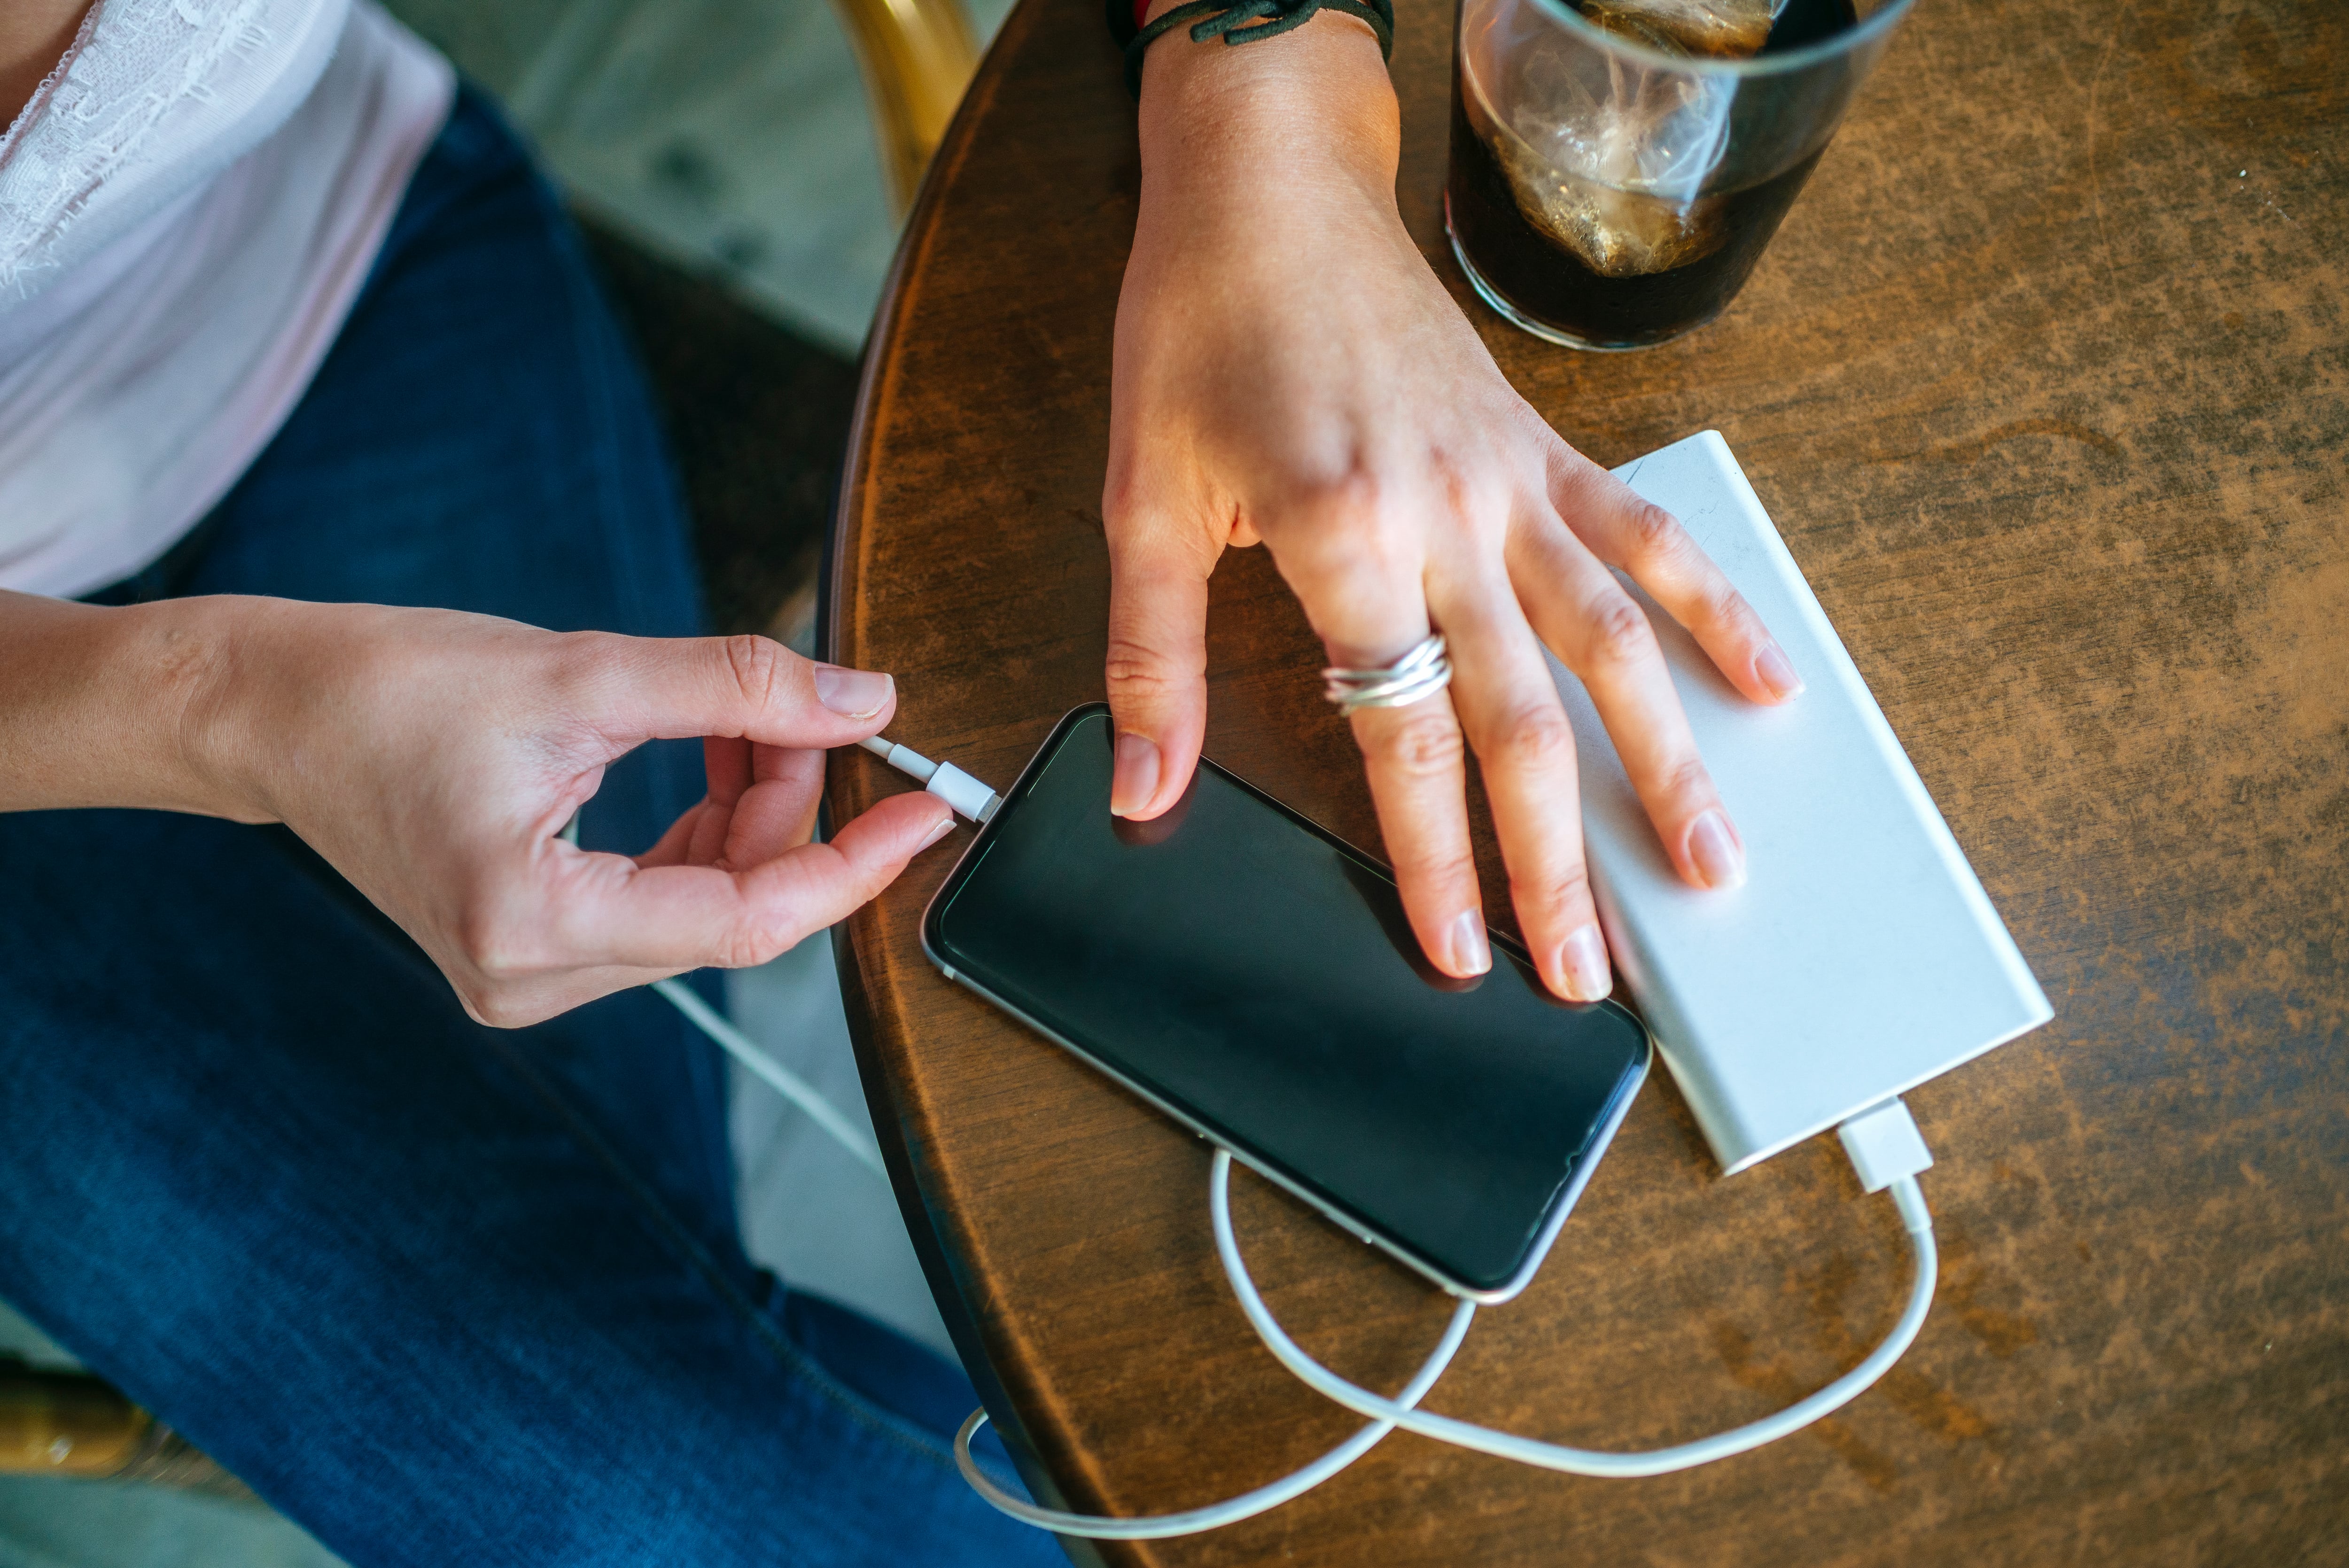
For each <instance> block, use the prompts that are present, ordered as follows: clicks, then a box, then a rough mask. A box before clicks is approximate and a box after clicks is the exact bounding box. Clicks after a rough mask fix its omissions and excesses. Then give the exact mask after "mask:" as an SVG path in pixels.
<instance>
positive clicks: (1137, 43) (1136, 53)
mask: <svg viewBox="0 0 2349 1568" xmlns="http://www.w3.org/2000/svg"><path fill="white" fill-rule="evenodd" d="M1109 4H1110V5H1111V7H1112V10H1114V9H1115V8H1116V7H1117V5H1118V4H1119V0H1109ZM1321 11H1335V12H1337V13H1338V14H1339V15H1341V16H1351V17H1353V18H1354V19H1355V20H1357V21H1360V22H1367V23H1369V24H1370V27H1371V32H1373V33H1375V34H1377V35H1378V38H1379V55H1380V57H1381V58H1384V59H1389V60H1392V58H1394V0H1187V3H1186V4H1185V5H1177V6H1175V7H1174V9H1173V10H1171V11H1168V12H1166V13H1165V14H1164V15H1161V16H1160V17H1159V18H1158V19H1157V20H1156V21H1154V22H1153V23H1151V24H1150V25H1149V26H1146V27H1143V28H1142V29H1141V30H1140V31H1139V32H1137V33H1135V34H1134V35H1133V38H1132V39H1131V40H1130V41H1129V42H1128V43H1127V44H1126V46H1125V85H1126V88H1128V89H1129V90H1130V91H1131V92H1132V93H1133V96H1134V97H1135V98H1140V97H1141V96H1142V57H1143V55H1144V54H1146V53H1148V51H1149V48H1150V46H1151V45H1153V44H1154V43H1156V42H1157V41H1158V40H1159V39H1160V38H1162V37H1164V36H1166V35H1167V34H1168V33H1171V32H1173V31H1174V29H1175V28H1177V27H1179V26H1182V25H1183V24H1184V23H1185V22H1194V26H1192V28H1191V41H1192V42H1193V43H1195V44H1204V43H1206V41H1207V40H1208V39H1210V38H1217V37H1220V38H1221V39H1223V41H1224V42H1225V43H1226V44H1253V43H1256V42H1257V41H1258V40H1259V39H1264V38H1277V37H1278V36H1280V35H1281V34H1283V33H1286V32H1288V31H1289V30H1290V29H1291V28H1294V27H1302V26H1305V24H1306V23H1308V22H1310V21H1311V20H1313V17H1314V15H1315V14H1316V13H1318V12H1321ZM1195 19H1196V20H1195Z"/></svg>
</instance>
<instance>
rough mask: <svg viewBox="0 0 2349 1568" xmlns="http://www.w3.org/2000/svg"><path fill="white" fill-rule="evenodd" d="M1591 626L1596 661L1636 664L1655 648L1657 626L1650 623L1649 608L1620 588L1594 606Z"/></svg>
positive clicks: (1594, 659)
mask: <svg viewBox="0 0 2349 1568" xmlns="http://www.w3.org/2000/svg"><path fill="white" fill-rule="evenodd" d="M1589 627H1590V629H1589V649H1590V662H1591V663H1592V664H1593V665H1615V666H1618V667H1619V666H1622V665H1634V664H1638V663H1639V662H1640V660H1642V659H1645V658H1647V657H1648V656H1649V655H1651V654H1652V653H1654V652H1655V647H1656V633H1655V628H1654V627H1652V626H1651V625H1649V624H1648V614H1647V612H1646V611H1644V610H1642V609H1640V606H1639V605H1638V604H1637V603H1634V602H1633V600H1632V598H1631V596H1630V594H1628V593H1623V592H1622V591H1620V590H1616V591H1614V592H1611V593H1608V594H1607V595H1606V596H1605V597H1604V598H1602V599H1600V600H1599V603H1596V604H1595V605H1593V606H1592V607H1591V610H1590V616H1589Z"/></svg>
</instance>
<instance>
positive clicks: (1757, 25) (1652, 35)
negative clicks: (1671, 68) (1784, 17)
mask: <svg viewBox="0 0 2349 1568" xmlns="http://www.w3.org/2000/svg"><path fill="white" fill-rule="evenodd" d="M1781 4H1783V0H1781ZM1578 9H1579V10H1580V11H1581V13H1582V15H1583V19H1584V20H1586V21H1588V22H1591V23H1594V24H1596V25H1597V26H1600V27H1604V28H1605V29H1606V30H1607V31H1609V32H1610V33H1613V34H1615V35H1616V36H1618V37H1622V38H1629V39H1630V41H1631V42H1633V43H1635V44H1644V45H1646V46H1648V47H1649V48H1651V49H1655V50H1657V51H1659V52H1661V53H1663V54H1667V55H1702V56H1707V57H1711V58H1713V59H1726V60H1742V59H1744V58H1745V57H1748V56H1750V55H1755V54H1759V53H1760V52H1761V50H1762V46H1763V44H1764V42H1765V41H1766V40H1767V39H1768V38H1769V36H1770V24H1771V22H1772V21H1773V20H1775V18H1776V16H1777V13H1778V10H1779V6H1778V5H1773V4H1771V0H1582V4H1581V5H1579V6H1578Z"/></svg>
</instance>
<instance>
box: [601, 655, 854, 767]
mask: <svg viewBox="0 0 2349 1568" xmlns="http://www.w3.org/2000/svg"><path fill="white" fill-rule="evenodd" d="M564 641H565V642H566V643H567V644H569V645H570V647H569V648H568V649H567V650H566V653H567V654H568V655H569V656H570V657H572V658H574V659H575V660H576V661H577V663H578V665H579V666H580V668H579V669H578V670H577V671H575V672H574V675H575V676H576V679H575V683H574V689H579V690H582V691H584V694H585V696H584V700H583V701H582V702H581V704H580V710H581V716H582V717H585V719H587V721H588V722H590V723H592V724H594V725H595V726H596V727H598V728H599V729H601V730H603V731H604V732H605V734H606V735H607V736H609V737H610V738H613V739H614V740H616V741H619V742H621V743H623V744H624V746H634V745H636V743H637V742H639V741H644V740H667V739H678V738H690V737H694V736H728V737H740V738H744V739H748V740H752V741H756V742H758V743H759V744H761V745H764V746H782V747H791V748H802V749H814V748H828V747H833V746H846V745H849V744H851V743H852V742H854V741H857V740H862V739H863V738H864V737H866V736H868V735H872V734H874V733H875V732H876V731H878V730H879V729H880V728H881V727H883V726H884V725H885V724H887V723H888V722H889V719H890V717H891V716H892V715H894V714H895V712H896V708H897V688H896V683H895V682H894V681H893V680H891V679H890V677H889V676H885V675H883V674H881V673H880V672H878V671H875V670H852V669H846V668H843V667H842V666H840V665H820V664H817V663H815V662H814V661H813V660H811V659H803V658H802V657H800V655H797V654H795V653H793V652H792V651H791V650H790V649H789V648H786V647H784V646H783V645H781V643H778V642H775V641H773V640H772V639H771V638H767V637H761V636H754V635H750V634H744V635H740V636H732V637H622V636H615V635H610V634H604V633H594V632H583V633H578V634H574V635H573V636H571V637H567V638H565V639H564Z"/></svg>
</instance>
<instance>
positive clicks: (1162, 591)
mask: <svg viewBox="0 0 2349 1568" xmlns="http://www.w3.org/2000/svg"><path fill="white" fill-rule="evenodd" d="M1214 564H1215V558H1214V556H1213V555H1212V554H1210V553H1208V552H1206V551H1204V550H1202V549H1201V548H1200V545H1199V543H1198V542H1196V541H1195V540H1186V539H1184V538H1182V537H1181V536H1179V535H1177V534H1175V533H1174V532H1173V531H1168V530H1164V529H1162V528H1158V527H1154V526H1152V525H1151V524H1149V523H1146V522H1144V523H1139V524H1135V525H1129V526H1128V527H1127V528H1124V529H1119V530H1115V531H1112V535H1111V542H1110V554H1109V662H1108V667H1107V672H1106V673H1107V675H1108V677H1109V707H1110V713H1111V715H1112V717H1113V718H1114V720H1115V723H1116V728H1117V770H1116V775H1115V778H1114V779H1113V780H1112V783H1111V785H1110V794H1109V809H1110V810H1112V811H1114V812H1116V813H1117V814H1118V815H1119V816H1121V817H1130V818H1134V819H1136V820H1146V819H1148V818H1151V817H1155V816H1157V815H1158V814H1159V813H1160V812H1162V811H1164V810H1166V809H1167V808H1168V807H1169V806H1172V805H1173V804H1174V802H1175V801H1177V800H1179V799H1182V798H1183V791H1184V790H1185V789H1187V788H1188V787H1189V786H1190V783H1191V770H1192V769H1194V768H1195V767H1196V766H1197V765H1198V761H1199V742H1200V738H1202V737H1203V736H1204V735H1205V734H1206V728H1207V573H1208V572H1209V571H1210V570H1211V569H1212V568H1213V566H1214Z"/></svg>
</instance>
